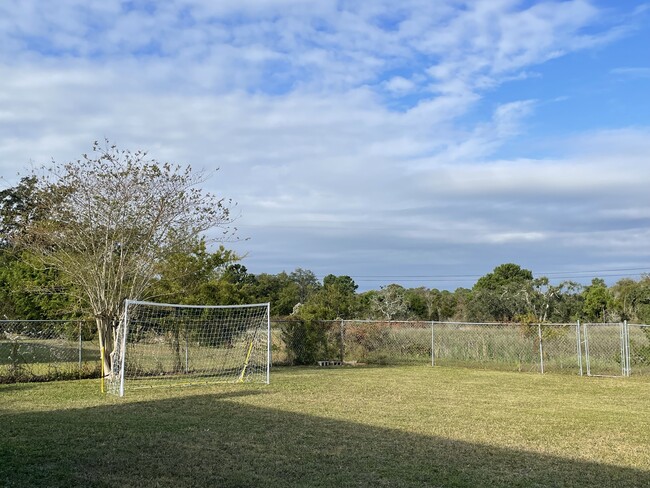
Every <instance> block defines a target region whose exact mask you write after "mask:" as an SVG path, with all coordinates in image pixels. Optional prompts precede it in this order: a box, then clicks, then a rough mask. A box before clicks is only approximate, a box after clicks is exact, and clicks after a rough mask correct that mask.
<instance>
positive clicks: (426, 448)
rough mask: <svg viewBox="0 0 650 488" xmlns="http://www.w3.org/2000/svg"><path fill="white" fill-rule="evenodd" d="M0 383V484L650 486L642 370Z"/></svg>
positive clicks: (401, 371) (308, 371) (381, 371)
mask: <svg viewBox="0 0 650 488" xmlns="http://www.w3.org/2000/svg"><path fill="white" fill-rule="evenodd" d="M271 382H272V383H271V385H268V386H267V385H249V384H244V385H210V386H206V387H202V388H177V389H151V390H138V391H133V392H127V396H126V397H124V398H121V399H120V398H116V397H110V396H108V397H107V396H103V395H101V394H100V393H99V383H98V381H97V380H95V381H91V380H81V381H69V382H53V383H44V384H14V385H0V486H5V487H23V486H24V487H32V486H47V487H57V486H60V487H73V486H80V487H81V486H83V487H93V486H105V487H116V486H120V487H123V486H145V487H149V486H151V487H153V486H157V487H167V486H169V487H172V486H173V487H179V486H183V487H185V486H196V487H203V486H214V487H240V486H241V487H248V486H263V487H276V486H277V487H301V486H302V487H337V488H342V487H351V486H359V487H363V486H368V487H382V486H387V487H400V486H410V487H424V486H431V487H448V486H457V487H480V486H486V487H487V486H490V487H494V486H497V487H498V486H521V487H535V486H538V487H549V486H552V487H562V486H566V487H592V486H615V487H627V486H629V487H640V486H650V380H649V379H648V378H634V377H632V378H626V379H620V378H585V377H583V378H580V377H575V376H567V375H545V376H542V375H539V374H525V373H508V372H498V371H496V372H495V371H480V370H469V369H461V368H458V369H456V368H443V367H436V368H431V367H426V366H409V367H406V366H402V367H374V368H371V367H358V368H331V369H327V368H324V369H318V368H286V369H276V370H274V371H273V373H272V376H271Z"/></svg>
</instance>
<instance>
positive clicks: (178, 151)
mask: <svg viewBox="0 0 650 488" xmlns="http://www.w3.org/2000/svg"><path fill="white" fill-rule="evenodd" d="M48 5H49V4H48V3H46V2H42V1H41V2H38V1H31V0H15V1H13V0H9V1H4V2H2V3H0V186H1V187H8V186H10V185H12V184H14V183H16V181H17V178H18V176H17V175H18V173H23V174H24V173H25V172H28V171H29V169H30V168H31V167H33V166H38V165H40V164H42V163H47V162H48V161H50V160H51V159H52V158H54V159H55V160H57V161H67V160H72V159H76V158H77V157H78V156H79V155H80V154H82V153H84V152H87V151H88V150H89V149H90V146H91V143H92V141H94V140H97V139H102V138H108V139H110V140H111V141H113V142H115V143H117V144H118V145H119V146H120V147H122V148H130V149H134V150H135V149H145V150H148V151H149V153H150V154H151V155H152V156H153V157H155V158H157V159H160V160H171V161H175V162H180V163H190V164H192V165H193V166H194V167H196V168H202V169H206V170H208V171H212V170H214V169H216V168H219V171H217V172H216V173H215V174H214V176H212V177H211V178H210V179H209V181H207V182H206V188H207V189H208V190H210V191H213V192H215V193H217V194H218V195H223V196H225V197H229V198H233V199H234V200H235V201H237V202H238V206H237V212H238V213H239V214H240V217H239V218H238V221H237V227H238V229H239V235H240V236H241V237H243V238H248V239H247V240H245V241H242V242H240V243H237V244H232V246H234V247H235V248H236V249H237V250H238V251H239V252H240V253H242V254H245V255H246V257H245V258H244V260H243V264H244V265H246V266H247V268H248V269H249V271H251V272H253V273H262V272H267V273H277V272H280V271H283V270H286V271H288V272H289V271H292V270H293V269H295V268H297V267H302V268H306V269H311V270H313V271H314V272H315V273H316V274H317V275H318V276H320V277H322V276H324V275H325V274H328V273H334V274H349V275H351V276H352V277H353V278H355V279H356V280H357V282H358V283H359V284H360V286H361V288H362V289H368V288H378V287H380V286H382V285H385V284H388V283H391V282H397V283H401V284H404V285H405V286H421V285H422V286H428V287H437V288H449V289H453V288H455V287H457V286H471V285H472V284H473V283H474V282H475V281H476V279H477V277H479V276H481V275H483V274H485V273H487V272H489V271H491V270H492V269H493V268H494V267H495V266H497V265H499V264H501V263H504V262H515V263H518V264H520V265H522V266H524V267H526V268H528V269H531V270H532V271H533V272H534V273H535V274H536V275H542V274H548V275H550V276H553V277H555V278H557V279H562V278H576V279H577V278H580V279H582V280H585V279H587V280H588V279H589V278H591V277H593V276H596V275H598V276H603V277H606V278H608V280H609V281H614V280H616V279H618V278H619V277H621V276H632V277H638V276H640V274H641V273H645V272H650V246H648V243H649V242H650V192H648V186H649V184H650V164H648V163H649V161H648V155H649V154H650V101H649V100H650V96H649V95H650V4H649V3H646V2H643V1H634V0H630V1H596V0H593V1H588V0H572V1H548V2H534V1H515V0H486V1H471V2H464V1H460V0H447V1H436V2H432V1H429V0H404V1H401V2H393V1H382V0H376V1H372V2H370V1H339V2H335V1H324V0H309V1H308V0H255V1H253V0H237V1H235V0H232V1H230V0H223V1H220V2H214V1H208V0H170V1H166V2H147V1H137V0H136V1H130V2H120V1H110V0H106V1H88V0H83V1H82V0H59V1H58V2H57V8H56V9H53V8H49V9H48Z"/></svg>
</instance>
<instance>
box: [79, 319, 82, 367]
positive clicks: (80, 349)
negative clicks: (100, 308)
mask: <svg viewBox="0 0 650 488" xmlns="http://www.w3.org/2000/svg"><path fill="white" fill-rule="evenodd" d="M81 325H82V322H81V321H79V372H80V373H81V361H82V355H83V339H82V337H81V333H82V332H81Z"/></svg>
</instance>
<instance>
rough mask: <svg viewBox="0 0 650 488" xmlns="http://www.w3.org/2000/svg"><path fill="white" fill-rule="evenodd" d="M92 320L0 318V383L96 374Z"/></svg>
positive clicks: (99, 366) (96, 346) (98, 373)
mask: <svg viewBox="0 0 650 488" xmlns="http://www.w3.org/2000/svg"><path fill="white" fill-rule="evenodd" d="M99 358H100V355H99V342H98V340H97V338H96V331H95V325H94V322H88V321H67V320H65V321H64V320H0V383H12V382H18V381H49V380H57V379H72V378H87V377H97V376H99V375H100V374H101V373H100V371H101V365H100V359H99Z"/></svg>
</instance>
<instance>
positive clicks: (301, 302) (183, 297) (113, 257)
mask: <svg viewBox="0 0 650 488" xmlns="http://www.w3.org/2000/svg"><path fill="white" fill-rule="evenodd" d="M103 154H104V155H103V156H102V157H103V158H104V159H101V160H99V163H101V164H105V161H106V153H103ZM108 155H109V156H111V157H114V154H113V153H111V152H109V153H108ZM82 163H84V162H83V161H82ZM99 163H98V162H97V161H96V162H95V165H96V166H97V165H98V164H99ZM86 164H87V161H86ZM84 167H85V166H83V164H81V163H80V164H78V165H76V166H75V167H74V170H75V171H80V168H84ZM144 167H145V169H148V170H149V171H150V172H151V173H152V175H153V176H152V175H146V177H147V178H149V179H151V178H152V177H160V175H161V174H162V175H163V176H164V177H165V178H167V180H170V178H172V177H176V176H174V174H173V173H170V175H171V176H169V175H167V174H166V173H164V171H168V172H169V169H168V168H166V167H165V166H162V165H153V166H152V165H150V166H144ZM102 171H103V173H101V175H103V176H105V175H106V174H109V173H110V172H109V171H108V170H106V169H105V168H104V169H102ZM129 171H131V172H133V171H134V170H133V168H130V169H129ZM138 171H142V170H138ZM135 174H138V175H139V173H135ZM143 178H144V176H143ZM183 178H187V177H185V176H183ZM86 179H87V178H86ZM143 181H144V180H143ZM147 181H149V180H147ZM172 181H173V180H172ZM182 182H183V183H184V182H185V180H182ZM73 183H74V185H78V187H83V186H84V185H85V184H86V183H85V180H83V179H81V178H77V179H76V180H75V181H74V182H73ZM136 183H137V182H136ZM100 184H101V185H104V183H103V182H100ZM133 184H135V183H133ZM70 187H71V185H70V184H68V185H67V186H61V185H59V186H58V187H56V189H57V192H58V193H57V194H56V195H55V196H56V197H57V198H59V199H64V198H65V197H66V192H69V191H70ZM44 188H46V189H47V188H55V187H43V185H42V184H39V179H38V178H37V177H36V176H34V175H32V176H28V177H24V178H23V179H22V180H21V181H20V182H19V183H18V184H17V185H16V186H15V187H12V188H8V189H5V190H2V191H0V319H2V318H11V319H60V318H79V317H87V318H95V319H96V318H97V316H98V312H97V311H96V310H95V311H94V310H93V307H92V306H91V304H90V303H89V298H88V295H89V294H88V293H83V292H81V291H80V289H79V288H80V286H82V285H83V284H84V283H83V282H82V281H80V280H74V279H72V280H71V279H70V275H71V274H73V273H71V272H70V271H73V272H74V271H76V270H77V268H78V265H76V264H75V265H74V266H76V267H74V268H73V269H72V270H66V269H65V266H61V263H56V262H54V261H52V259H49V260H48V259H43V256H44V255H45V256H46V257H47V256H48V253H49V256H50V257H51V256H53V255H54V253H53V252H49V251H50V249H55V250H59V251H60V250H63V251H65V252H67V253H68V254H67V255H70V251H69V250H67V249H66V248H65V246H66V245H67V244H69V241H68V240H69V239H71V238H77V234H79V235H83V234H84V232H85V230H84V229H86V227H79V228H78V229H76V230H75V231H76V232H77V234H71V233H70V232H69V228H70V227H69V226H70V224H69V222H71V221H74V223H75V225H79V221H80V219H79V218H78V217H76V216H75V219H74V220H70V219H68V220H67V221H65V218H66V215H64V214H60V215H57V216H56V218H54V217H53V216H52V215H51V212H52V208H53V207H56V206H57V202H58V200H56V199H53V196H52V195H51V194H50V195H47V194H46V193H44ZM91 189H92V188H91ZM94 190H97V188H95V189H94ZM49 191H51V190H49ZM75 191H79V189H78V188H76V189H75ZM97 191H99V190H97ZM129 191H132V190H129ZM91 196H92V195H91ZM91 202H92V199H91ZM120 211H122V209H120ZM222 215H223V214H219V215H217V216H218V217H222ZM34 222H36V223H39V222H40V223H47V224H48V225H47V226H45V225H41V226H40V227H38V231H39V232H34V230H33V229H34V225H31V224H32V223H34ZM52 222H58V223H59V224H60V225H59V227H55V226H53V224H52ZM64 222H68V223H67V224H65V225H63V223H64ZM82 223H83V222H82ZM199 223H200V222H199ZM136 224H137V220H133V221H132V222H131V223H130V224H129V225H130V227H129V229H130V228H135V226H136ZM30 225H31V227H30ZM88 225H90V224H88ZM28 229H29V232H28ZM47 232H51V233H52V235H56V236H58V237H57V238H59V239H60V241H56V240H55V239H54V238H53V237H52V236H48V235H47ZM66 232H67V233H66ZM102 235H103V234H102ZM139 236H140V234H137V233H136V234H134V233H131V234H130V237H129V238H130V239H134V240H133V242H132V243H130V244H129V249H135V246H136V245H139V239H140V237H139ZM172 237H173V236H172ZM125 239H126V237H125V236H124V235H120V238H119V240H116V241H115V242H113V243H112V244H110V245H111V246H112V247H111V248H110V249H107V250H106V249H105V250H103V251H102V253H103V254H102V256H103V259H104V260H105V261H104V262H103V266H104V268H105V267H106V266H109V265H110V266H116V264H115V263H116V261H117V260H118V258H120V259H121V258H122V256H123V255H125V254H126V253H127V250H126V248H125V242H126V241H125ZM95 241H97V242H99V240H98V239H95ZM95 241H93V242H95ZM104 241H106V238H104V237H102V239H101V242H104ZM73 243H74V242H73ZM173 244H174V245H173V246H167V247H166V248H164V249H163V248H162V247H160V249H163V250H164V253H163V252H159V254H158V255H156V256H155V259H153V260H152V263H153V264H152V266H154V268H152V269H151V270H149V271H148V273H149V274H148V278H147V279H148V281H147V282H146V283H145V284H144V285H146V286H144V285H143V287H142V288H141V289H140V291H139V293H140V294H139V296H138V297H135V298H138V299H150V300H155V301H159V302H168V303H182V304H208V305H213V304H224V305H229V304H244V303H260V302H270V303H271V313H272V315H273V316H274V317H294V318H296V319H301V320H303V321H312V320H334V319H380V320H427V321H428V320H435V321H472V322H485V321H489V322H492V321H529V322H530V321H534V322H573V321H575V320H578V319H581V320H588V321H596V322H604V321H619V320H629V321H635V322H643V323H649V322H650V276H642V277H641V278H640V279H636V280H635V279H630V278H624V279H621V280H619V281H618V282H617V283H615V284H614V285H612V286H607V284H606V283H605V281H604V280H602V279H600V278H594V279H593V280H592V281H591V284H589V285H587V286H584V285H581V284H578V283H575V282H572V281H563V282H560V283H551V281H550V280H549V279H548V278H547V277H543V276H542V277H534V276H533V273H532V272H531V271H529V270H527V269H524V268H522V267H520V266H519V265H517V264H513V263H507V264H502V265H500V266H497V267H496V268H495V269H494V270H493V271H492V272H491V273H488V274H486V275H485V276H483V277H481V278H480V279H478V280H477V282H476V283H475V284H474V286H472V287H471V288H458V289H456V290H455V291H448V290H438V289H435V288H426V287H418V288H405V287H403V286H401V285H399V284H390V285H387V286H383V287H381V288H380V289H378V290H370V291H364V292H359V291H358V285H357V284H356V283H355V281H354V280H353V279H352V278H351V277H350V276H335V275H333V274H330V275H327V276H325V277H324V278H323V279H322V280H320V279H318V277H317V276H316V275H315V274H314V273H313V272H312V271H310V270H305V269H301V268H298V269H295V270H293V271H291V272H282V273H278V274H267V273H262V274H252V273H249V272H248V270H247V269H246V267H245V266H244V265H243V264H241V262H240V261H241V260H240V258H239V257H238V256H237V255H236V254H235V253H234V252H232V251H230V250H228V249H226V248H225V247H224V246H223V245H220V246H219V247H218V248H216V249H214V248H212V249H209V246H208V244H207V243H206V241H205V239H203V238H201V237H200V236H196V237H195V238H192V239H186V240H184V241H183V242H182V245H176V244H177V242H174V243H173ZM93 245H95V244H93ZM35 249H38V250H39V252H38V253H36V252H35V251H34V250H35ZM143 249H144V248H143ZM143 252H149V251H148V250H146V249H144V250H143ZM131 254H133V252H132V253H131ZM56 256H58V257H60V256H61V254H58V255H56ZM91 257H92V256H91ZM120 262H121V261H120ZM134 263H135V264H133V265H132V266H140V264H139V263H140V261H137V260H136V261H134ZM57 264H58V265H57ZM64 264H65V263H64ZM90 264H92V260H91V263H90ZM89 269H90V271H89V275H88V276H92V274H91V272H92V268H89ZM66 271H67V272H66ZM132 272H133V271H132V270H130V269H128V268H127V269H126V270H125V271H124V273H126V275H125V276H126V278H129V277H130V275H129V273H132ZM129 279H130V278H129ZM107 289H109V288H107ZM124 293H126V292H124ZM124 298H128V297H124Z"/></svg>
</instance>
